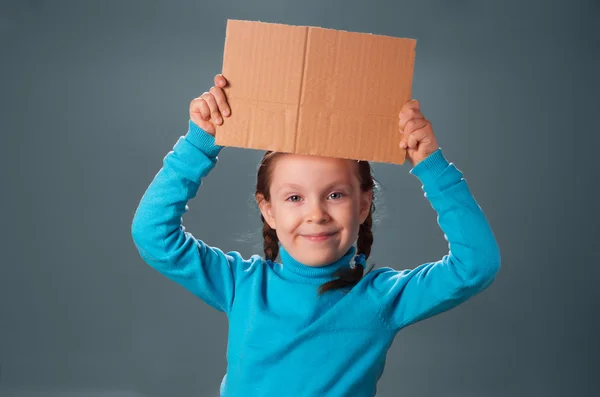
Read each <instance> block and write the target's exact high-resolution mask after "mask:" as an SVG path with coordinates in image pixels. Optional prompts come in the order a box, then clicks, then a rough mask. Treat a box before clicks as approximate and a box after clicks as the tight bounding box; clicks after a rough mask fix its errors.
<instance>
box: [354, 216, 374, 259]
mask: <svg viewBox="0 0 600 397" xmlns="http://www.w3.org/2000/svg"><path fill="white" fill-rule="evenodd" d="M372 227H373V211H369V215H368V216H367V219H366V220H365V221H364V223H362V224H361V225H360V228H359V229H358V240H357V241H356V247H357V254H365V256H366V257H367V258H369V255H371V246H372V245H373V231H372V230H371V228H372Z"/></svg>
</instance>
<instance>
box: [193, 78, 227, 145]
mask: <svg viewBox="0 0 600 397" xmlns="http://www.w3.org/2000/svg"><path fill="white" fill-rule="evenodd" d="M226 85H227V80H226V79H225V77H223V75H221V74H217V75H216V76H215V85H214V86H213V87H211V89H210V90H209V91H208V92H205V93H204V94H202V95H200V96H199V97H198V98H194V99H193V100H192V102H191V103H190V119H191V120H192V121H193V122H194V123H195V124H196V125H197V126H198V127H200V128H202V129H203V130H204V131H206V132H208V133H209V134H211V135H212V136H214V135H215V132H216V126H217V125H221V124H223V117H229V116H230V115H231V108H230V107H229V103H227V98H226V97H225V92H223V87H225V86H226Z"/></svg>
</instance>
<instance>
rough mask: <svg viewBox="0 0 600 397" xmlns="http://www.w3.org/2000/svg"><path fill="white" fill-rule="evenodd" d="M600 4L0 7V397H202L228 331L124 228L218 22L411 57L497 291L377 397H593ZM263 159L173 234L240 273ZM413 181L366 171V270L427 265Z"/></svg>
mask: <svg viewBox="0 0 600 397" xmlns="http://www.w3.org/2000/svg"><path fill="white" fill-rule="evenodd" d="M599 4H600V3H598V2H597V1H592V0H589V1H566V0H563V1H553V2H550V1H495V2H491V1H465V0H463V1H444V0H435V1H434V0H428V1H410V2H409V1H400V0H388V1H384V0H379V1H374V0H371V1H365V0H361V1H358V0H345V1H342V0H336V1H325V0H320V1H317V0H303V1H282V0H260V1H248V0H235V1H233V0H231V1H211V2H208V1H199V0H196V1H166V0H162V1H141V0H136V1H134V0H129V1H116V0H112V1H99V0H98V1H80V0H72V1H39V0H28V1H24V0H12V1H6V0H4V1H0V54H1V62H0V76H1V77H0V79H1V80H0V82H1V86H0V87H1V88H0V90H1V93H2V95H1V96H0V101H1V103H0V148H1V153H2V154H1V156H0V172H1V175H2V180H1V181H2V184H1V194H0V202H1V206H0V208H1V209H2V213H1V219H2V229H1V233H2V235H1V238H0V241H1V244H2V246H1V250H0V253H1V256H0V395H2V396H3V397H16V396H20V397H24V396H46V397H55V396H83V397H88V396H104V397H108V396H111V397H117V396H122V397H124V396H132V397H133V396H136V397H159V396H169V397H179V396H213V397H214V396H217V395H218V389H219V384H220V382H221V379H222V377H223V375H224V373H225V370H226V361H225V354H226V342H227V319H226V317H225V316H224V315H223V314H221V313H219V312H217V311H215V310H214V309H211V308H210V307H209V306H208V305H206V304H205V303H204V302H202V301H200V300H198V299H197V298H195V297H194V296H192V294H191V293H189V292H187V291H186V290H184V289H183V288H182V287H180V286H179V285H177V284H175V283H173V282H171V281H169V280H167V279H166V278H164V277H163V276H161V275H159V274H158V272H156V271H154V270H153V269H151V268H150V267H149V266H147V265H146V264H145V263H144V262H143V261H142V260H141V258H140V257H139V255H138V253H137V251H136V249H135V246H134V244H133V241H132V239H131V221H132V219H133V215H134V211H135V209H136V207H137V205H138V202H139V200H140V198H141V197H142V195H143V193H144V191H145V189H146V188H147V187H148V185H149V184H150V182H151V180H152V178H153V177H154V175H155V174H156V172H158V170H159V169H160V167H161V166H162V160H163V158H164V156H165V155H166V154H167V153H168V151H169V150H171V149H172V147H173V145H174V144H175V142H176V140H177V139H178V137H180V136H181V135H184V134H185V133H186V131H187V122H188V106H189V102H190V100H191V99H192V98H194V97H196V96H198V95H200V94H202V93H203V92H204V91H205V90H208V88H210V86H211V85H212V79H213V76H214V75H215V74H216V73H219V72H220V68H221V65H222V55H223V45H224V40H225V27H226V20H227V19H228V18H232V19H246V20H260V21H264V22H280V23H286V24H293V25H311V26H320V27H327V28H334V29H343V30H349V31H356V32H366V33H375V34H385V35H391V36H398V37H411V38H416V39H417V50H416V61H415V75H414V85H413V97H414V98H417V99H419V100H420V101H421V105H422V110H423V112H424V114H425V116H426V117H428V118H429V119H430V120H431V121H432V124H433V127H434V131H435V133H436V135H437V137H438V141H439V144H440V146H441V147H442V148H443V150H444V154H445V155H446V157H447V159H448V160H449V161H452V162H454V163H455V164H456V165H457V167H458V168H459V169H460V170H461V171H462V172H463V173H464V175H465V178H466V179H467V182H468V183H469V187H470V189H471V191H472V193H473V194H474V196H475V198H476V200H477V202H478V203H479V205H480V206H481V207H482V208H483V210H484V212H485V214H486V216H487V218H488V220H489V222H490V224H491V226H492V229H493V231H494V233H495V235H496V237H497V240H498V243H499V245H500V249H501V254H502V269H501V271H500V273H499V275H498V278H497V280H496V281H495V283H494V284H493V285H492V286H491V287H490V288H489V289H488V290H486V291H485V292H484V293H482V294H481V295H478V296H476V297H474V298H473V299H471V300H469V301H468V302H467V303H465V304H463V305H462V306H459V307H458V308H456V309H453V310H451V311H449V312H446V313H444V314H441V315H439V316H437V317H435V318H431V319H429V320H426V321H423V322H421V323H418V324H416V325H414V326H411V327H409V328H406V329H404V330H403V331H401V332H400V333H399V334H398V335H397V337H396V339H395V342H394V344H393V345H392V347H391V349H390V351H389V354H388V359H387V366H386V369H385V372H384V374H383V377H382V379H381V380H380V382H379V388H378V394H377V395H378V396H381V397H386V396H389V397H391V396H423V397H425V396H447V397H450V396H461V397H467V396H469V397H470V396H478V397H492V396H493V397H496V396H503V397H504V396H507V397H509V396H510V397H514V396H546V397H550V396H552V397H554V396H557V397H558V396H561V397H562V396H577V397H579V396H582V397H583V396H585V397H588V396H589V397H592V396H598V395H600V381H599V379H600V377H599V376H598V375H599V374H600V358H599V357H600V337H599V335H600V309H599V306H600V299H599V298H600V288H599V287H598V286H597V284H598V278H599V277H600V261H599V257H600V250H599V246H600V245H599V244H598V239H599V238H600V233H599V227H598V224H597V222H598V221H599V220H600V219H599V218H600V217H599V216H598V192H599V188H598V184H599V183H600V178H598V171H600V167H599V166H598V163H597V160H596V159H595V158H594V157H595V155H596V151H597V150H599V148H600V146H599V145H598V143H599V139H598V133H599V132H600V130H599V128H598V122H597V114H598V109H599V105H600V103H599V102H600V101H599V100H598V92H599V89H600V84H599V81H600V79H599V73H598V71H600V5H599ZM261 154H262V152H260V151H254V150H243V149H233V148H226V149H225V150H224V151H223V152H222V154H221V156H220V162H219V164H218V166H217V167H216V168H215V170H214V171H213V172H212V173H211V174H210V176H209V177H208V178H207V179H206V181H205V184H204V185H203V187H202V189H201V190H200V192H199V194H198V196H197V197H196V198H195V199H194V200H192V201H191V202H190V211H189V212H188V213H187V215H186V216H185V225H186V227H187V230H188V231H191V232H192V233H193V234H194V235H195V236H196V237H198V238H201V239H204V240H205V241H207V242H208V243H209V244H211V245H215V246H218V247H220V248H222V249H224V250H238V251H240V252H241V253H242V254H243V255H244V256H249V255H251V254H252V253H260V244H261V235H260V232H259V230H260V227H261V223H260V218H259V215H258V211H257V210H256V208H255V206H254V205H253V201H252V192H253V188H254V183H255V171H256V166H257V164H258V161H259V159H260V156H261ZM409 169H410V168H409V166H408V165H404V166H393V165H387V164H375V165H374V170H375V174H376V177H377V179H378V180H379V181H380V183H381V184H382V186H383V188H382V191H381V200H380V202H379V207H378V209H377V212H376V218H377V223H376V225H375V229H374V232H375V244H374V247H373V255H372V258H371V262H373V263H376V264H377V266H391V267H394V268H396V269H403V268H412V267H415V266H417V265H419V264H421V263H423V262H426V261H433V260H437V259H439V258H441V257H442V256H443V255H444V254H446V253H447V249H448V247H447V243H446V241H445V240H444V237H443V233H442V232H441V231H440V229H439V227H438V225H437V222H436V214H435V212H434V211H433V209H432V208H431V207H430V205H429V203H428V202H427V200H426V199H425V197H423V192H422V191H421V189H420V187H421V185H420V183H419V182H418V180H417V179H416V178H415V177H413V176H411V175H410V174H409V173H408V171H409ZM348 315H349V316H351V315H352V313H348ZM274 376H276V374H274ZM307 381H310V380H307Z"/></svg>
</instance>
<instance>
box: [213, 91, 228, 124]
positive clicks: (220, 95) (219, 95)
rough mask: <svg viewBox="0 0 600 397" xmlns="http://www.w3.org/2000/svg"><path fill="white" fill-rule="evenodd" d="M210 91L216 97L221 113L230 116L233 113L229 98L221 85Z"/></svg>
mask: <svg viewBox="0 0 600 397" xmlns="http://www.w3.org/2000/svg"><path fill="white" fill-rule="evenodd" d="M210 93H211V94H213V96H214V97H215V100H216V101H217V106H218V107H219V110H220V111H221V114H222V115H223V116H225V117H227V116H229V115H230V114H231V109H230V108H229V104H228V103H227V98H225V93H224V92H223V90H222V89H220V88H219V87H212V88H211V89H210Z"/></svg>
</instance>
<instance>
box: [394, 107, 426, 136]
mask: <svg viewBox="0 0 600 397" xmlns="http://www.w3.org/2000/svg"><path fill="white" fill-rule="evenodd" d="M399 117H400V118H399V120H398V128H400V131H404V130H405V129H406V123H407V122H408V121H409V120H412V119H424V118H425V117H424V116H423V113H421V111H420V110H419V109H414V108H407V109H405V110H403V111H402V112H400V116H399Z"/></svg>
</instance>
